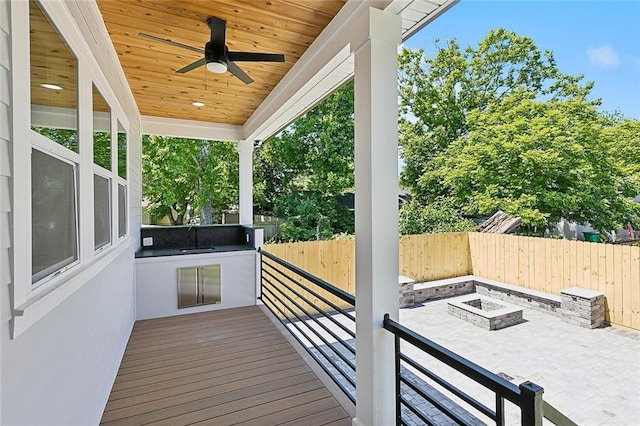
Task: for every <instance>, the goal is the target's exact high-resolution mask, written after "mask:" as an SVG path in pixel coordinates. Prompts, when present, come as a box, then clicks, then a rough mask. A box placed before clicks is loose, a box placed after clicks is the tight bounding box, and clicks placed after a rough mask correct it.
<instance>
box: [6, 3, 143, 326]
mask: <svg viewBox="0 0 640 426" xmlns="http://www.w3.org/2000/svg"><path fill="white" fill-rule="evenodd" d="M36 1H38V4H39V6H40V7H41V9H42V10H43V11H44V12H45V14H46V15H47V17H48V19H49V21H50V22H51V24H52V25H53V26H54V27H55V28H56V30H57V31H58V33H59V34H60V36H61V37H62V39H63V40H64V41H65V43H66V44H67V46H68V48H69V49H70V51H71V52H72V53H73V54H74V55H75V57H76V60H77V72H78V79H77V86H78V87H77V89H78V104H77V108H78V144H79V145H78V151H79V152H78V153H74V152H72V151H70V150H67V149H66V148H64V147H63V146H61V145H59V144H57V143H55V142H53V141H50V140H49V139H47V138H45V137H44V136H42V135H40V134H38V133H37V132H35V131H33V130H31V96H30V77H29V76H30V75H31V74H30V73H31V70H30V52H29V50H30V47H29V43H30V40H29V29H30V19H29V2H28V1H22V2H12V4H11V8H10V10H11V17H10V22H11V64H12V68H11V76H12V87H11V94H12V124H13V125H12V140H13V145H12V146H13V166H14V170H13V179H12V183H13V194H23V195H24V196H15V197H14V200H13V201H14V203H13V211H14V212H20V214H14V215H13V218H14V221H13V231H14V235H13V240H12V241H13V255H14V256H13V280H12V283H11V285H12V290H13V298H12V299H13V300H12V308H13V309H12V315H13V321H11V325H12V330H11V337H12V338H16V337H17V336H19V335H20V334H21V333H23V332H24V331H25V330H27V329H28V328H29V327H31V326H32V325H33V324H35V323H36V322H37V321H39V320H40V319H42V318H43V317H45V316H46V315H47V313H49V312H50V311H51V310H53V309H54V308H55V307H56V306H58V305H59V304H60V303H62V302H63V301H64V300H65V299H67V298H68V297H69V296H71V295H72V294H73V293H75V292H76V291H77V290H78V289H80V288H82V287H83V286H84V285H85V284H86V283H88V282H90V281H91V279H92V278H93V277H94V276H95V275H97V274H99V273H100V272H101V271H102V270H103V269H104V268H106V267H107V266H108V265H109V264H110V263H111V262H113V261H114V260H115V259H116V258H117V257H118V256H120V255H121V254H123V253H124V252H125V251H127V250H128V249H129V246H130V241H131V238H130V231H129V229H127V234H126V236H125V237H118V230H117V223H116V222H115V221H116V220H117V215H118V210H117V209H118V207H117V202H118V200H117V196H114V192H115V191H114V187H115V188H117V187H116V186H115V185H116V184H117V183H118V182H119V183H123V184H124V185H125V186H126V190H127V198H130V197H131V195H130V191H129V179H130V175H131V173H130V170H129V169H127V179H121V178H119V177H118V176H117V163H116V162H117V155H114V153H115V152H116V151H115V150H116V149H117V139H116V137H114V135H116V130H117V128H116V123H117V122H118V121H119V122H120V123H121V125H122V127H123V128H124V129H125V132H126V134H127V163H129V161H130V157H129V153H130V147H129V134H130V131H129V119H128V117H127V115H126V114H125V113H124V111H123V109H122V107H121V106H120V104H119V102H118V100H117V97H116V95H115V93H114V91H113V89H112V88H111V86H110V85H109V84H108V80H107V78H106V77H105V76H104V74H103V73H102V70H101V69H100V67H99V66H98V64H97V62H96V60H95V58H94V57H93V53H92V51H91V49H90V47H89V45H88V44H87V41H86V40H85V39H84V38H83V36H82V34H81V33H80V31H79V30H78V28H77V25H76V22H75V20H74V18H73V16H72V15H71V13H70V11H69V9H68V7H67V6H66V4H65V3H64V2H48V1H40V0H36ZM25 76H26V77H25ZM92 84H95V85H96V87H97V88H98V89H99V90H100V92H101V94H102V96H103V97H104V99H105V101H106V102H107V103H108V104H109V106H110V108H111V144H112V145H111V146H112V155H111V158H112V170H111V171H107V172H108V175H109V176H110V181H111V200H110V205H111V218H112V226H111V230H112V239H111V245H110V246H109V247H108V248H105V249H103V250H101V251H100V252H99V253H96V252H94V244H93V243H94V227H93V220H94V211H93V203H94V200H93V174H94V172H95V167H98V166H94V163H93V148H92V144H93V117H92V103H91V102H92ZM32 147H34V148H36V149H40V150H41V151H43V150H44V152H45V153H52V154H53V155H56V156H57V157H62V158H63V159H67V160H70V161H71V162H75V163H76V183H77V190H76V191H77V192H76V193H77V195H76V196H77V207H76V208H77V215H78V221H77V226H78V233H77V234H78V236H77V238H78V246H79V250H78V261H77V263H74V264H73V267H69V266H71V265H67V268H66V269H65V270H64V273H59V274H55V276H50V277H49V279H48V280H47V281H46V282H44V281H43V282H40V281H39V282H38V284H39V285H37V286H36V285H34V284H36V283H32V282H31V281H32V279H31V277H32V274H31V264H32V254H31V253H32V252H31V250H32V247H31V238H32V236H31V235H32V218H31V196H30V194H31V149H32ZM100 169H101V171H105V170H104V169H102V168H100ZM101 174H102V173H101ZM129 206H130V204H129V203H128V204H127V207H129ZM127 216H129V211H127ZM129 226H130V218H129V217H127V227H129ZM52 275H54V274H52Z"/></svg>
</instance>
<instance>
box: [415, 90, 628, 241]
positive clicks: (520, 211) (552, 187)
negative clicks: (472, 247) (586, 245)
mask: <svg viewBox="0 0 640 426" xmlns="http://www.w3.org/2000/svg"><path fill="white" fill-rule="evenodd" d="M467 124H468V134H467V135H466V136H465V137H460V138H458V139H456V141H455V142H453V143H452V144H450V145H449V146H448V147H447V148H446V149H445V150H444V151H442V152H441V153H440V154H438V155H437V156H436V157H435V158H434V159H433V160H432V162H431V163H432V165H433V168H432V169H431V170H429V171H425V173H423V175H422V176H421V177H420V179H419V180H418V182H417V184H418V188H419V190H420V191H421V193H422V194H423V196H425V197H426V198H428V199H437V200H441V199H446V200H448V201H449V202H451V203H452V204H453V205H454V206H456V207H457V208H459V209H460V210H461V211H462V212H463V213H467V214H472V215H489V214H492V213H494V212H495V211H496V210H503V211H505V212H506V213H507V214H511V215H517V216H521V217H522V225H523V226H524V227H525V229H527V230H528V231H529V232H535V231H537V232H538V233H541V232H543V231H544V230H545V229H547V228H548V226H549V224H551V223H555V222H557V221H558V220H559V219H561V218H565V219H568V220H571V221H576V222H578V223H585V222H589V223H590V224H591V225H592V226H593V227H594V228H596V229H600V230H603V231H604V230H611V229H616V228H621V227H622V226H623V225H624V223H625V222H626V221H631V222H632V223H634V224H637V216H638V213H640V210H639V209H638V208H639V207H640V205H638V204H636V203H634V202H633V198H632V197H633V196H635V195H637V194H638V193H639V192H640V186H639V185H638V182H637V180H635V179H630V178H629V174H628V173H627V171H626V170H625V168H624V166H623V164H622V163H621V162H620V161H619V159H618V158H617V156H618V154H617V153H616V151H615V149H614V144H613V143H612V140H611V139H610V138H607V137H606V135H605V131H604V129H605V126H606V120H605V119H604V118H603V117H602V116H601V115H600V114H598V112H597V111H596V109H595V107H593V106H590V105H585V103H584V102H581V101H580V100H575V101H546V102H541V101H534V100H528V99H525V100H522V99H520V98H518V97H517V96H512V97H510V98H507V99H505V100H504V101H502V102H500V103H496V104H493V105H491V106H490V107H489V108H488V109H487V110H485V111H482V112H480V111H474V112H472V113H470V114H469V115H468V117H467ZM634 216H635V217H636V219H633V217H634Z"/></svg>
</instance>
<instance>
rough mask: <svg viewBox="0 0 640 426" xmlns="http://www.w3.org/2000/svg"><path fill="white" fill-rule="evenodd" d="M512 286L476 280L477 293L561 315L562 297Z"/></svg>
mask: <svg viewBox="0 0 640 426" xmlns="http://www.w3.org/2000/svg"><path fill="white" fill-rule="evenodd" d="M510 287H511V286H506V285H505V286H502V285H493V284H489V283H484V282H479V281H476V282H475V289H476V293H478V294H481V295H483V296H489V297H491V298H493V299H498V300H504V301H505V302H509V303H513V304H514V305H518V306H524V307H525V308H530V309H534V310H536V311H540V312H544V313H546V314H551V315H555V316H557V317H559V316H560V305H561V301H560V298H559V297H557V296H553V295H551V294H549V295H542V294H537V293H538V292H534V291H532V290H529V289H526V288H518V289H513V288H510Z"/></svg>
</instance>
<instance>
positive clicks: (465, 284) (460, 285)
mask: <svg viewBox="0 0 640 426" xmlns="http://www.w3.org/2000/svg"><path fill="white" fill-rule="evenodd" d="M473 292H474V283H473V280H467V281H458V282H456V281H453V280H440V281H434V282H432V283H419V284H414V288H413V298H414V300H413V303H421V302H426V301H427V300H438V299H446V298H448V297H455V296H462V295H464V294H469V293H473Z"/></svg>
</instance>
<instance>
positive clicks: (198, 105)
mask: <svg viewBox="0 0 640 426" xmlns="http://www.w3.org/2000/svg"><path fill="white" fill-rule="evenodd" d="M191 105H193V106H194V107H198V108H200V107H203V106H204V104H203V103H202V102H198V101H196V102H191Z"/></svg>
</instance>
